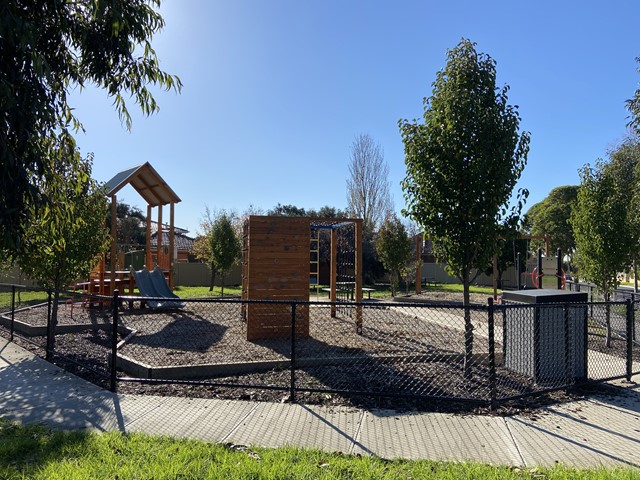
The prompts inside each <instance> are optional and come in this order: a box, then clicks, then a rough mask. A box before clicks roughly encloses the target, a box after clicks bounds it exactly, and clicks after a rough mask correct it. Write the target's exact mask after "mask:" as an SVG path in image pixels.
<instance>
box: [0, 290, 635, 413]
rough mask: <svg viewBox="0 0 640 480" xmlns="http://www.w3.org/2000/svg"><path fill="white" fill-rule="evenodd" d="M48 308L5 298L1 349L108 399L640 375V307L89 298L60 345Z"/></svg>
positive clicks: (532, 385)
mask: <svg viewBox="0 0 640 480" xmlns="http://www.w3.org/2000/svg"><path fill="white" fill-rule="evenodd" d="M18 290H19V291H20V298H19V300H18V301H16V298H18V296H17V291H18ZM27 293H29V295H33V296H34V300H28V299H27V298H31V297H29V296H28V295H27ZM36 297H37V299H38V300H36V299H35V298H36ZM48 299H49V296H48V294H47V292H42V291H32V290H27V289H24V288H17V287H15V286H5V287H1V288H0V314H1V317H2V319H1V320H0V324H1V327H0V331H1V333H2V335H3V336H5V337H6V338H9V337H10V335H11V332H12V331H13V333H14V338H15V341H16V342H22V343H24V344H27V345H29V347H28V348H31V349H32V350H34V351H35V352H36V353H38V354H39V355H43V356H48V358H50V359H51V360H52V361H54V362H55V363H57V364H59V365H61V366H64V367H65V368H67V369H70V370H71V371H73V372H74V373H77V374H79V375H81V376H84V377H85V378H89V379H90V380H92V381H94V382H96V383H99V384H101V385H103V386H105V387H106V388H115V387H116V385H117V384H124V383H128V384H130V383H131V382H136V383H162V384H188V385H196V384H199V385H205V386H206V387H207V388H212V387H219V388H234V389H245V390H248V391H249V390H250V391H253V390H255V389H264V390H282V391H283V392H284V393H285V394H287V395H288V396H289V397H290V398H296V396H299V395H300V394H301V393H304V392H315V393H320V394H326V395H333V394H341V395H345V396H362V395H364V396H372V397H379V396H386V397H406V398H420V399H441V400H456V401H467V402H473V403H491V404H496V403H499V402H501V401H506V400H509V399H514V398H519V397H523V396H528V395H532V394H538V393H541V392H545V391H549V390H554V389H563V388H566V387H570V386H573V385H575V384H579V383H582V382H585V381H604V380H608V379H612V378H625V377H626V378H630V376H631V375H632V374H636V373H640V346H639V345H638V343H637V341H634V338H635V336H634V335H635V326H636V325H635V314H634V308H633V306H634V304H633V303H632V302H631V301H627V302H609V303H592V302H589V303H584V304H578V303H570V304H550V305H507V304H501V305H495V306H494V305H492V304H489V305H473V306H470V307H468V308H463V307H462V306H459V305H429V304H410V303H395V302H394V303H381V302H374V301H372V302H363V303H359V304H356V303H353V302H345V303H340V304H331V303H328V302H266V301H264V302H260V301H253V302H243V301H241V300H239V299H229V300H220V299H215V300H214V299H193V300H192V299H184V300H179V301H172V302H168V303H167V302H166V300H164V301H163V300H162V299H149V298H146V299H141V298H140V297H119V298H118V297H113V298H112V297H95V296H94V297H91V296H87V295H86V294H84V293H82V292H79V291H78V292H65V293H64V294H61V295H60V300H59V303H58V305H59V306H58V311H57V313H58V315H57V317H58V321H57V325H56V326H55V335H53V336H52V335H49V334H50V332H51V324H52V322H51V321H50V320H48V319H49V318H51V313H50V312H52V311H53V310H55V308H54V305H53V304H54V302H53V300H52V301H50V302H49V301H48ZM52 299H55V295H52ZM12 305H13V308H12ZM114 305H117V308H115V309H114V308H113V307H114ZM151 305H153V306H156V307H159V308H151V307H150V306H151ZM163 307H164V308H163ZM12 318H13V321H11V319H12ZM113 325H117V328H116V329H115V332H114V329H113ZM36 327H37V329H36V330H34V328H36ZM294 332H295V334H294ZM630 335H631V336H630ZM52 339H53V340H52ZM114 353H115V356H114Z"/></svg>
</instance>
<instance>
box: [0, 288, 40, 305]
mask: <svg viewBox="0 0 640 480" xmlns="http://www.w3.org/2000/svg"><path fill="white" fill-rule="evenodd" d="M47 298H48V296H47V292H45V291H42V290H26V291H25V290H19V289H16V299H15V302H16V308H21V307H27V306H29V305H37V304H39V303H44V302H46V301H47ZM0 308H3V309H9V308H11V289H8V291H7V290H3V291H1V292H0Z"/></svg>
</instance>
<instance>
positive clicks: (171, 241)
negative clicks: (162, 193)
mask: <svg viewBox="0 0 640 480" xmlns="http://www.w3.org/2000/svg"><path fill="white" fill-rule="evenodd" d="M173 207H174V203H173V202H171V205H170V206H169V288H170V289H171V290H173V260H174V259H173V250H174V248H175V229H174V226H173V220H174V215H173V214H174V212H173Z"/></svg>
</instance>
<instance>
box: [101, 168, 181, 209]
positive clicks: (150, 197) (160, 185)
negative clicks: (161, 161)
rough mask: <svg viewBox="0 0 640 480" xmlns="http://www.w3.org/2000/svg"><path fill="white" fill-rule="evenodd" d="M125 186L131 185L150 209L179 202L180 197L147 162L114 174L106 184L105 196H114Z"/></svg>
mask: <svg viewBox="0 0 640 480" xmlns="http://www.w3.org/2000/svg"><path fill="white" fill-rule="evenodd" d="M126 185H131V186H132V187H133V188H135V190H136V191H137V192H138V193H139V194H140V196H141V197H142V198H143V199H144V200H145V202H147V204H148V205H151V206H152V207H157V206H159V205H167V204H169V203H178V202H180V197H178V195H176V193H175V192H174V191H173V190H171V187H169V185H167V183H166V182H165V181H164V180H163V179H162V177H161V176H160V175H159V174H158V172H156V170H155V169H154V168H153V167H152V166H151V164H150V163H149V162H145V163H143V164H142V165H138V166H136V167H132V168H130V169H128V170H124V171H122V172H120V173H118V174H116V175H115V176H114V177H113V178H112V179H111V180H109V181H108V182H107V183H106V187H107V196H112V195H115V194H116V193H117V192H118V191H120V189H122V188H123V187H125V186H126Z"/></svg>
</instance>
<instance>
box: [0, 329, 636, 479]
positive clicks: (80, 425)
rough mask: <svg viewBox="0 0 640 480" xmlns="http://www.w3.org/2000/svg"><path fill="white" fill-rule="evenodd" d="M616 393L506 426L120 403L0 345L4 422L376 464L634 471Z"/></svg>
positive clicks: (632, 432) (121, 398)
mask: <svg viewBox="0 0 640 480" xmlns="http://www.w3.org/2000/svg"><path fill="white" fill-rule="evenodd" d="M634 380H635V381H636V382H640V378H637V377H636V378H634ZM617 385H619V386H620V392H619V393H612V394H610V395H597V396H594V397H589V398H585V399H582V400H578V401H574V402H571V403H567V404H563V405H557V406H553V407H550V408H546V409H544V410H540V411H539V412H536V413H535V415H531V414H529V415H523V416H515V417H508V418H506V417H490V416H473V415H451V414H441V413H413V414H398V413H397V412H393V411H389V410H371V411H367V410H358V409H353V408H337V407H319V406H309V405H298V404H275V403H257V402H245V401H231V400H206V399H189V398H175V397H155V396H141V395H122V394H114V393H111V392H108V391H105V390H102V389H100V388H98V387H96V386H95V385H93V384H91V383H88V382H86V381H84V380H82V379H80V378H78V377H75V376H74V375H71V374H69V373H67V372H65V371H64V370H61V369H59V368H57V367H55V366H53V365H51V364H49V363H48V362H46V361H44V360H42V359H40V358H38V357H35V356H33V355H32V354H31V353H29V352H27V351H25V350H23V349H21V348H20V347H17V346H16V345H15V344H12V343H7V342H6V341H5V340H4V339H1V338H0V416H2V417H3V418H5V419H7V420H13V421H18V422H22V423H25V424H35V423H41V424H45V425H47V426H51V427H58V428H64V429H92V430H97V431H112V430H119V431H122V432H146V433H149V434H152V435H170V436H176V437H189V438H199V439H203V440H208V441H212V442H225V443H226V442H229V443H233V444H242V445H258V446H265V447H278V446H282V445H298V446H304V447H313V448H321V449H325V450H328V451H339V452H344V453H351V454H365V455H377V456H380V457H383V458H396V457H402V458H408V459H437V460H453V461H462V460H473V461H479V462H485V463H492V464H505V465H514V466H523V467H532V466H537V465H546V466H552V465H554V464H556V463H562V464H565V465H568V466H574V467H590V466H595V465H606V466H634V467H636V468H640V385H638V384H637V383H632V384H626V383H625V382H618V383H617Z"/></svg>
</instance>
